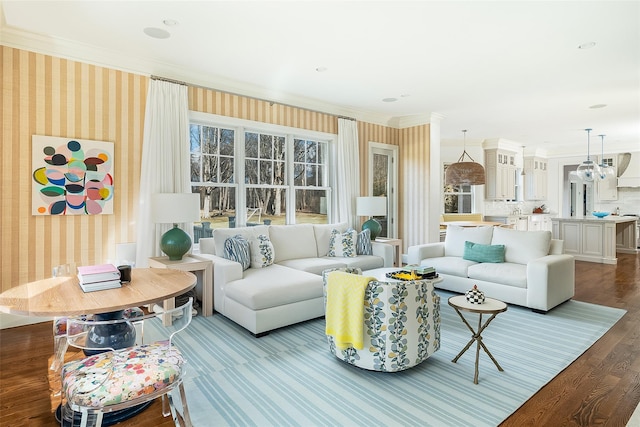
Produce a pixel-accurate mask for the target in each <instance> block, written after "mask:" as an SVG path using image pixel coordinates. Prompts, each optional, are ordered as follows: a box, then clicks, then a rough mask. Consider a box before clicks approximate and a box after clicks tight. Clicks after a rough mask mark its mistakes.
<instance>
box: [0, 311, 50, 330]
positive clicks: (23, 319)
mask: <svg viewBox="0 0 640 427" xmlns="http://www.w3.org/2000/svg"><path fill="white" fill-rule="evenodd" d="M52 319H53V318H52V317H31V316H17V315H15V314H7V313H0V329H6V328H15V327H16V326H24V325H32V324H34V323H41V322H48V321H49V320H52Z"/></svg>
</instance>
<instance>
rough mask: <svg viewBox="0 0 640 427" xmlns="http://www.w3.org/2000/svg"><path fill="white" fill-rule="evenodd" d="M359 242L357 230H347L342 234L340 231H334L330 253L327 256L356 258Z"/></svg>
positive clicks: (330, 241) (330, 242) (330, 243)
mask: <svg viewBox="0 0 640 427" xmlns="http://www.w3.org/2000/svg"><path fill="white" fill-rule="evenodd" d="M357 241H358V232H357V231H356V230H353V229H351V230H347V231H345V232H344V233H342V234H341V233H340V232H339V231H338V230H333V231H332V232H331V239H330V240H329V253H328V254H327V256H330V257H345V258H353V257H356V256H357V249H356V243H357Z"/></svg>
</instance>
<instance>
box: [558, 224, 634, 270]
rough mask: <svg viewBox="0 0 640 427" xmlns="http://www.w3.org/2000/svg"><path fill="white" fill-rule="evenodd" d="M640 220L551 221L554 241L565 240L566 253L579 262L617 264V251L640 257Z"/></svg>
mask: <svg viewBox="0 0 640 427" xmlns="http://www.w3.org/2000/svg"><path fill="white" fill-rule="evenodd" d="M636 221H637V218H636V217H627V216H611V215H610V216H606V217H604V218H596V217H595V216H591V217H586V216H585V217H565V218H562V217H560V218H551V222H552V233H553V237H554V239H561V240H563V241H564V252H565V253H566V254H570V255H573V256H574V257H575V259H576V260H580V261H589V262H599V263H602V264H617V263H618V259H617V257H616V253H617V252H622V253H631V254H637V253H638V249H637V241H638V236H637V228H636V227H637V224H636Z"/></svg>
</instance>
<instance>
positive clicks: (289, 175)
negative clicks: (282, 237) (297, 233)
mask: <svg viewBox="0 0 640 427" xmlns="http://www.w3.org/2000/svg"><path fill="white" fill-rule="evenodd" d="M293 141H294V136H293V135H291V134H288V135H287V136H286V138H285V144H284V146H285V151H286V154H285V156H284V157H285V163H284V169H285V176H286V179H287V181H286V182H285V183H284V184H285V186H286V187H287V213H286V218H287V224H295V222H296V192H295V187H294V185H293V184H294V182H293V175H294V173H293V172H294V171H293V161H294V150H293Z"/></svg>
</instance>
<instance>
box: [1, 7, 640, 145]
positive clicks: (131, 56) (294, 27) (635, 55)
mask: <svg viewBox="0 0 640 427" xmlns="http://www.w3.org/2000/svg"><path fill="white" fill-rule="evenodd" d="M1 4H2V8H3V13H4V20H3V22H2V29H1V30H0V42H1V43H2V44H5V45H8V46H13V47H18V48H23V49H29V50H34V51H38V52H43V53H49V54H54V55H58V56H62V57H68V58H72V59H76V60H81V61H85V62H90V63H95V64H99V65H108V66H110V67H112V68H119V69H124V70H127V71H133V72H138V73H143V74H153V75H158V76H163V77H169V78H174V79H178V80H182V81H186V82H188V83H190V84H196V85H202V86H205V87H211V88H215V89H220V90H225V91H228V92H233V93H238V94H242V95H247V96H253V97H257V98H261V99H267V100H271V101H274V102H281V103H285V104H291V105H296V106H300V107H304V108H309V109H314V110H320V111H324V112H328V113H333V114H342V115H347V116H351V117H355V118H358V119H360V120H365V121H369V122H374V123H381V124H388V125H392V126H398V127H404V126H409V125H414V124H417V123H425V122H428V121H429V118H430V117H431V114H438V115H440V116H442V121H441V134H442V140H443V143H444V144H456V143H460V141H461V140H462V132H461V131H462V129H468V132H467V143H468V144H470V145H472V144H478V143H480V142H482V141H483V140H493V139H497V138H502V139H505V140H508V141H512V142H514V143H516V144H518V145H523V146H527V148H529V147H534V146H538V147H540V148H542V149H543V150H546V151H547V152H548V154H550V155H554V154H556V155H559V154H566V153H574V154H575V153H584V152H586V141H587V137H586V132H585V131H584V129H585V128H593V132H592V133H591V135H592V137H591V149H592V152H594V151H595V152H597V153H599V152H600V138H598V137H597V135H598V134H606V135H607V136H606V138H605V151H609V152H613V151H621V150H627V151H629V150H631V151H637V150H640V2H639V1H613V0H601V1H480V0H478V1H406V2H405V1H378V2H374V1H349V2H347V1H329V0H325V1H296V2H294V1H281V2H275V1H266V0H265V1H253V2H250V1H239V0H236V1H208V2H205V1H199V2H191V1H6V0H5V1H2V2H1ZM165 20H175V21H177V23H178V24H177V25H174V26H167V25H165V24H164V23H163V21H165ZM146 27H155V28H160V29H164V30H166V31H168V32H169V33H170V35H171V36H170V37H169V38H167V39H154V38H150V37H149V36H147V35H145V34H144V33H143V29H144V28H146ZM589 42H595V46H594V47H592V48H591V49H579V48H578V46H579V45H581V44H584V43H589ZM318 67H325V68H326V71H324V72H318V71H316V69H317V68H318ZM383 98H397V101H395V102H383V101H382V99H383ZM597 104H606V107H604V108H597V109H593V108H589V107H590V106H593V105H597Z"/></svg>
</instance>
